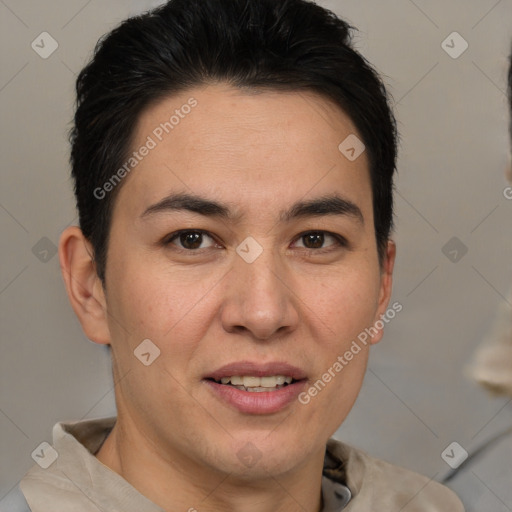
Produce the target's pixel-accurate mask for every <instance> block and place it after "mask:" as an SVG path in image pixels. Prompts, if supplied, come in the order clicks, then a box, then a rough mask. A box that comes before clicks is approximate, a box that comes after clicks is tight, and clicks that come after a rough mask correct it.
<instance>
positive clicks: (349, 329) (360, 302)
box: [298, 265, 380, 349]
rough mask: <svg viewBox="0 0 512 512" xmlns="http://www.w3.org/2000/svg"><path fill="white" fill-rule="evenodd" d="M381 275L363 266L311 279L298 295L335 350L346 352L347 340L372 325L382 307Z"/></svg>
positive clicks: (305, 283) (369, 267)
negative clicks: (380, 296)
mask: <svg viewBox="0 0 512 512" xmlns="http://www.w3.org/2000/svg"><path fill="white" fill-rule="evenodd" d="M379 282H380V281H379V273H378V271H376V270H375V269H374V268H373V266H369V265H359V266H353V267H348V266H347V267H346V268H343V269H339V270H337V271H330V272H329V273H328V274H326V275H324V276H321V275H316V276H309V277H308V279H307V280H306V281H305V282H303V284H302V285H301V288H300V290H299V291H298V295H299V296H300V298H301V299H302V300H303V302H304V304H305V306H306V308H305V310H304V311H305V312H306V313H307V311H308V310H310V311H311V312H312V313H313V315H311V314H310V315H309V316H311V317H312V321H315V318H316V324H317V325H319V328H321V326H323V329H321V330H322V331H324V332H325V333H326V334H325V338H326V339H327V340H328V344H329V345H330V346H332V348H333V349H334V348H338V349H342V348H343V346H344V344H345V343H346V342H347V341H350V340H352V339H353V338H354V337H357V335H358V334H359V333H360V332H361V331H362V330H364V329H365V328H366V327H368V326H369V325H371V324H372V322H373V319H374V316H375V312H376V310H377V306H378V297H379Z"/></svg>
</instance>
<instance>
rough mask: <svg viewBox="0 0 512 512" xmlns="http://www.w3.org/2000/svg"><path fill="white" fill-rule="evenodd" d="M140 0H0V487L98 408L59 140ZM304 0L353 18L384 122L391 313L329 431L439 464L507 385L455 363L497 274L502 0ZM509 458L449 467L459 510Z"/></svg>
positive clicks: (500, 479)
mask: <svg viewBox="0 0 512 512" xmlns="http://www.w3.org/2000/svg"><path fill="white" fill-rule="evenodd" d="M157 3H159V2H149V1H143V0H140V1H135V0H133V1H129V0H108V1H101V2H100V1H99V0H89V1H86V0H48V1H46V2H35V1H29V0H0V41H1V55H2V57H1V59H2V60H1V64H2V65H1V67H0V106H1V135H0V144H1V148H2V153H1V154H2V158H1V162H0V165H1V168H2V174H1V176H2V186H1V200H0V221H1V227H2V252H3V257H2V265H1V276H0V300H1V303H2V313H1V314H2V316H1V327H2V341H1V345H0V432H1V435H0V449H1V452H0V453H1V455H0V460H1V461H2V462H1V469H0V500H1V499H2V498H3V497H5V496H7V494H8V493H9V492H10V490H11V489H12V488H13V486H15V485H16V484H17V482H18V481H19V479H21V477H22V476H23V474H24V473H25V472H26V471H27V470H28V469H29V467H30V466H31V465H32V464H33V460H32V459H31V457H30V454H31V452H32V451H33V450H34V449H35V448H36V447H37V446H38V445H39V444H40V443H41V442H42V441H48V442H51V428H52V426H53V425H54V424H55V423H56V422H57V421H62V420H71V419H81V418H93V417H98V416H103V415H112V414H115V406H114V396H113V389H112V379H111V376H110V361H109V358H108V352H107V351H106V350H105V349H104V348H102V347H99V346H97V345H95V344H93V343H91V342H89V341H87V339H86V338H85V336H84V335H83V334H82V332H81V329H80V326H79V324H78V321H77V320H76V319H75V317H74V314H73V312H72V310H71V307H70V306H69V305H68V302H67V297H66V295H65V292H64V287H63V285H62V282H61V277H60V271H59V264H58V258H57V256H56V255H54V250H55V246H56V245H57V243H58V238H59V235H60V233H61V231H62V229H63V228H64V227H66V226H67V225H69V224H72V223H76V216H75V210H74V203H73V196H72V189H71V182H70V179H69V177H68V174H69V168H68V161H67V159H68V145H67V139H66V137H67V130H68V127H69V121H70V119H71V116H72V106H73V101H74V98H73V88H74V79H75V76H76V73H77V72H78V71H79V70H80V69H81V67H82V66H83V65H84V63H85V61H86V59H87V58H88V57H89V56H90V54H91V51H92V48H93V46H94V44H95V42H96V40H97V39H98V37H99V36H100V35H102V34H103V33H105V32H106V31H107V30H109V29H110V28H112V27H113V26H114V25H116V24H117V23H118V22H119V21H121V20H122V19H123V18H125V17H126V16H127V15H129V14H132V13H135V12H138V11H141V10H143V9H145V8H148V7H151V6H153V5H156V4H157ZM319 3H320V4H321V5H324V6H326V7H328V8H330V9H332V10H334V11H335V12H336V13H337V14H339V15H341V16H342V17H344V18H345V19H347V20H348V21H349V22H351V23H352V24H353V25H354V26H356V27H357V28H358V29H359V33H358V34H357V35H356V42H357V47H358V48H359V49H360V51H361V52H362V53H363V54H364V55H365V56H366V57H367V58H368V59H369V60H370V62H372V63H373V64H374V65H375V66H376V68H377V69H378V70H379V71H380V72H381V73H383V74H384V75H385V77H386V78H385V81H386V83H387V84H388V86H389V89H390V91H391V93H392V95H393V97H394V102H395V109H396V115H397V119H398V122H399V129H400V131H401V137H402V142H401V154H400V160H399V175H398V180H397V194H396V201H397V211H396V213H397V229H396V235H395V239H396V241H397V244H398V259H397V265H396V272H395V288H394V297H393V300H398V301H400V302H401V303H402V304H403V311H402V312H401V313H400V314H399V315H398V316H397V317H396V318H395V319H394V320H393V321H392V322H391V323H390V324H389V325H388V327H387V330H386V334H385V337H384V340H383V341H382V342H381V343H380V344H379V345H377V346H376V347H374V349H373V353H372V356H371V360H370V365H369V371H368V374H367V377H366V381H365V384H364V387H363V390H362V393H361V395H360V397H359V399H358V402H357V403H356V406H355V408H354V409H353V411H352V412H351V414H350V416H349V418H348V419H347V421H346V422H345V423H344V425H343V426H342V427H341V428H340V430H339V431H338V432H337V434H336V435H337V437H338V438H339V439H342V440H344V441H346V442H349V443H352V444H354V445H356V446H358V447H361V448H363V449H364V450H366V451H368V452H369V453H371V454H372V455H375V456H377V457H382V458H385V459H387V460H389V461H391V462H393V463H396V464H400V465H403V466H407V467H409V468H411V469H414V470H416V471H419V472H422V473H424V474H426V475H428V476H430V477H433V478H439V477H440V475H441V474H442V473H443V472H445V470H447V469H448V466H447V465H446V463H445V462H444V461H443V459H442V458H441V452H442V451H443V450H444V449H445V448H446V447H447V446H448V445H449V444H450V443H451V442H452V441H457V442H458V443H460V445H462V446H463V447H464V448H466V449H470V448H471V447H473V446H475V445H477V444H478V442H480V441H482V440H484V439H486V438H488V437H489V436H491V435H492V434H493V433H495V432H499V431H500V429H503V428H504V427H505V426H506V425H510V424H511V423H512V403H511V402H510V400H509V399H506V398H492V397H490V396H489V395H487V394H486V393H485V392H484V391H483V390H481V389H480V388H479V387H478V386H477V385H476V384H474V383H473V382H471V381H470V380H468V379H467V378H466V377H465V376H464V374H463V370H464V367H465V366H466V365H467V363H468V362H469V360H470V358H471V354H472V353H473V351H474V349H475V348H476V347H477V346H478V344H479V343H480V341H481V340H482V338H483V337H484V336H485V335H486V333H487V331H488V330H489V328H490V326H491V323H492V319H493V316H494V314H495V311H496V309H497V308H498V306H499V304H500V303H503V301H505V300H506V298H507V293H508V290H509V287H510V285H511V283H512V265H511V262H512V222H511V219H512V200H507V199H506V198H505V196H504V194H503V191H504V188H505V187H506V185H507V184H506V181H505V179H504V175H503V171H504V169H505V167H506V165H507V164H508V158H509V157H508V154H509V141H508V118H507V112H506V97H505V90H506V85H505V79H506V65H507V55H508V53H509V52H510V43H511V40H512V0H501V1H497V0H472V1H467V0H456V1H451V2H446V1H444V0H430V1H422V0H415V1H414V2H413V1H412V0H385V1H380V2H379V1H376V0H371V1H363V2H358V1H355V0H346V1H344V0H343V1H342V0H330V1H321V2H319ZM43 31H46V32H48V33H49V34H51V36H52V37H53V38H54V39H55V40H56V41H57V43H58V48H57V49H56V51H55V52H54V53H53V54H52V55H51V56H49V57H48V58H47V59H43V58H41V57H40V56H39V55H38V54H37V53H36V52H35V51H34V50H33V49H32V48H31V43H32V41H34V40H35V39H36V37H37V36H39V34H41V32H43ZM453 31H457V32H458V33H460V34H461V35H462V37H463V38H464V39H465V40H466V41H467V43H468V45H469V46H468V48H467V50H466V51H465V52H464V53H463V54H462V55H460V56H459V57H458V58H452V57H451V56H450V55H448V54H447V53H446V52H445V51H444V49H443V48H442V46H441V43H442V42H443V40H445V39H446V37H447V36H448V35H449V34H451V33H452V32H453ZM45 37H46V36H45ZM49 44H50V43H49V40H46V44H45V49H46V50H45V51H47V50H48V49H49V48H50V46H49ZM450 44H451V43H450ZM454 45H455V48H454V49H453V51H456V50H458V49H459V48H461V46H460V43H459V42H457V41H455V43H454ZM39 50H40V51H43V49H39ZM452 237H457V238H458V239H459V241H460V242H457V243H459V244H460V243H462V244H464V245H465V246H466V247H467V254H465V255H464V256H463V257H462V258H461V259H460V260H459V261H458V262H452V261H450V260H449V259H448V257H447V256H445V254H444V253H443V251H442V248H443V247H444V246H445V244H446V243H447V242H448V241H449V240H450V239H451V238H452ZM45 251H46V252H45ZM508 300H509V301H510V299H508ZM510 456H512V450H510V449H509V451H508V452H503V451H499V452H498V453H497V454H495V455H494V457H495V460H494V461H491V462H490V463H488V464H486V465H484V466H483V469H480V470H479V472H477V471H472V472H471V473H470V474H469V475H468V476H467V478H465V481H464V484H463V485H461V486H459V489H458V490H459V492H461V494H463V498H464V499H465V500H466V502H467V506H468V510H485V511H487V510H489V511H491V510H492V511H498V512H500V511H506V510H512V493H511V490H510V486H509V485H507V482H510V481H511V480H512V470H511V469H510V464H509V463H508V462H507V461H506V457H510ZM507 465H508V469H507ZM506 471H508V473H506ZM475 496H476V497H477V498H476V501H475ZM0 503H1V501H0ZM475 503H477V504H476V505H475Z"/></svg>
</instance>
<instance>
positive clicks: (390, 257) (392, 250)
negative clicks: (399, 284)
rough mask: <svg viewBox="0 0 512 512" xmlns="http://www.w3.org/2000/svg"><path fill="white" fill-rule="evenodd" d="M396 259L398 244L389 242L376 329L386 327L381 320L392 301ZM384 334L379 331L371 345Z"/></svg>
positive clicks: (384, 263) (375, 322) (383, 263)
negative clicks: (382, 325)
mask: <svg viewBox="0 0 512 512" xmlns="http://www.w3.org/2000/svg"><path fill="white" fill-rule="evenodd" d="M395 258H396V244H395V242H393V240H388V243H387V247H386V254H385V255H384V261H383V262H382V268H381V278H380V290H379V303H378V307H377V313H376V315H375V319H374V324H378V325H376V327H380V326H381V324H384V325H385V322H384V321H383V320H381V317H382V315H385V313H386V309H387V307H388V304H389V300H390V299H391V292H392V288H393V268H394V266H395ZM383 334H384V329H380V328H379V329H378V333H377V334H375V336H372V339H371V343H372V344H375V343H378V342H379V341H380V340H381V339H382V336H383Z"/></svg>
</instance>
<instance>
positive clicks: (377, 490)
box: [13, 417, 464, 512]
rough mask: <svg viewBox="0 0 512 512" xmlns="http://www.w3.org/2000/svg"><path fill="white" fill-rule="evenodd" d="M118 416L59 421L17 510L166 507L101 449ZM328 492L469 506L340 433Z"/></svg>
mask: <svg viewBox="0 0 512 512" xmlns="http://www.w3.org/2000/svg"><path fill="white" fill-rule="evenodd" d="M115 421H116V418H115V417H112V418H103V419H97V420H85V421H79V422H62V423H57V424H56V425H55V426H54V428H53V447H51V446H50V445H47V446H45V447H42V448H41V450H42V451H41V455H40V459H41V460H40V462H39V464H36V465H34V466H33V467H32V468H31V469H30V470H29V471H28V472H27V474H26V475H25V476H24V477H23V479H22V480H21V482H20V489H21V491H22V493H23V494H21V492H20V493H19V495H18V496H19V500H18V504H17V505H15V507H18V508H13V512H18V511H19V512H25V511H27V512H70V511H72V512H93V511H94V512H96V511H99V512H164V511H163V510H162V509H161V508H160V507H158V506H157V505H155V504H154V503H152V502H151V501H150V500H149V499H147V498H146V497H145V496H143V495H142V494H141V493H140V492H139V491H137V489H135V488H134V487H133V486H132V485H131V484H129V483H128V482H127V481H126V480H125V479H124V478H122V477H121V476H120V475H119V474H117V473H116V472H114V471H113V470H111V469H110V468H108V467H107V466H105V465H104V464H102V463H101V462H100V461H99V460H98V459H97V458H96V457H95V456H94V454H95V453H97V452H98V450H99V449H100V447H101V445H102V444H103V442H104V441H105V439H106V438H107V436H108V435H109V433H110V431H111V430H112V428H113V426H114V424H115ZM36 456H37V454H36ZM44 466H47V467H46V468H44ZM322 496H323V501H324V507H323V510H322V512H340V511H342V510H343V512H374V511H378V512H397V511H399V510H400V511H401V512H464V508H463V507H462V504H461V502H460V501H459V500H458V498H457V497H456V496H455V495H454V494H453V493H452V492H451V491H450V490H449V489H447V488H446V487H444V486H442V485H440V484H438V483H436V482H433V481H432V480H429V479H428V478H426V477H424V476H422V475H419V474H417V473H413V472H411V471H408V470H406V469H402V468H399V467H397V466H393V465H391V464H388V463H386V462H384V461H381V460H378V459H374V458H372V457H369V456H368V455H366V454H365V453H363V452H361V451H359V450H356V449H354V448H352V447H350V446H348V445H346V444H344V443H341V442H339V441H336V440H334V439H330V440H329V441H328V443H327V446H326V452H325V460H324V469H323V478H322ZM24 500H26V503H25V505H22V503H21V502H22V501H24ZM27 504H28V506H29V507H30V508H27ZM191 509H192V510H193V504H191Z"/></svg>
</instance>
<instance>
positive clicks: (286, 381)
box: [207, 375, 299, 393]
mask: <svg viewBox="0 0 512 512" xmlns="http://www.w3.org/2000/svg"><path fill="white" fill-rule="evenodd" d="M207 380H209V381H212V382H215V383H217V384H222V385H224V386H230V387H234V388H236V389H239V390H240V391H248V392H250V393H262V392H268V391H270V392H272V391H278V390H280V389H282V388H284V387H286V386H289V385H290V384H293V383H295V382H299V381H298V380H295V379H294V378H293V377H289V376H286V375H270V376H266V377H255V376H251V375H244V376H240V375H234V376H232V377H222V378H221V379H214V378H209V379H207Z"/></svg>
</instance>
